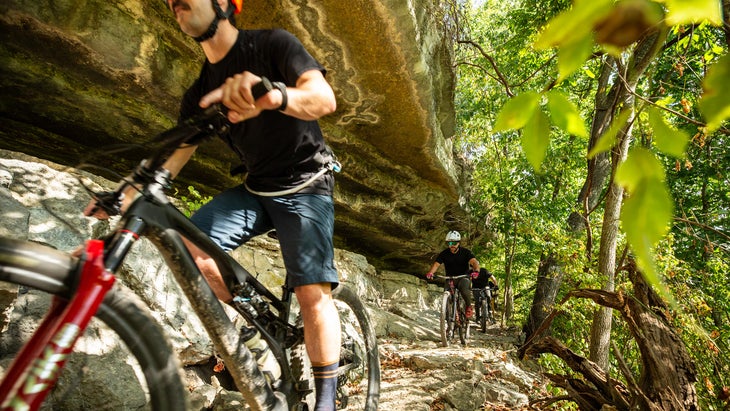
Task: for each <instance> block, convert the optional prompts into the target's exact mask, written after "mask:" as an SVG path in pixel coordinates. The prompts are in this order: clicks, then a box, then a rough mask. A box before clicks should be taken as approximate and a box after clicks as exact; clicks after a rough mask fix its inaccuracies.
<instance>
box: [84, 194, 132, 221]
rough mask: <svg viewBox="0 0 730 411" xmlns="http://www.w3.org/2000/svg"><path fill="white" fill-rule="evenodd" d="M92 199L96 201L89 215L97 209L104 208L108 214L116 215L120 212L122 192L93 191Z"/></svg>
mask: <svg viewBox="0 0 730 411" xmlns="http://www.w3.org/2000/svg"><path fill="white" fill-rule="evenodd" d="M94 199H95V200H96V203H95V205H94V208H92V209H91V211H90V212H89V215H94V214H96V212H97V211H99V209H102V210H104V212H105V213H106V214H107V215H108V216H110V217H111V216H116V215H120V214H121V213H122V200H123V199H124V193H117V192H116V191H99V192H95V193H94Z"/></svg>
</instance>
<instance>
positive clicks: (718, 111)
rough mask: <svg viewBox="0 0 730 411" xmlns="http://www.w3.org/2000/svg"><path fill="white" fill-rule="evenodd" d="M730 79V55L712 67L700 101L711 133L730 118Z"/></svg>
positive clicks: (704, 82)
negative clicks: (729, 81) (728, 84)
mask: <svg viewBox="0 0 730 411" xmlns="http://www.w3.org/2000/svg"><path fill="white" fill-rule="evenodd" d="M728 78H730V54H727V55H725V56H723V57H721V58H720V59H719V60H718V61H717V62H716V63H715V64H713V65H712V66H710V69H709V70H708V71H707V77H705V80H704V81H703V83H702V89H703V93H702V97H701V98H700V101H699V107H700V112H702V115H703V116H704V117H705V120H706V121H707V128H708V131H709V132H712V131H714V130H717V128H718V127H720V124H722V122H723V121H725V120H727V119H728V118H730V92H728V89H727V79H728Z"/></svg>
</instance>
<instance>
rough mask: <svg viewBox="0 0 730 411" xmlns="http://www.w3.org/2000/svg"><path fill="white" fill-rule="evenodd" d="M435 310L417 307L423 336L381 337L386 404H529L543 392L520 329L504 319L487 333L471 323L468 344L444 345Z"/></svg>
mask: <svg viewBox="0 0 730 411" xmlns="http://www.w3.org/2000/svg"><path fill="white" fill-rule="evenodd" d="M437 314H438V313H437V312H436V311H435V310H430V311H425V312H424V311H422V312H419V313H418V317H419V318H418V323H419V326H421V327H422V328H423V329H428V330H433V332H432V333H429V334H427V336H426V338H423V339H420V340H418V341H406V340H403V339H394V340H389V339H380V341H379V347H380V354H381V368H382V370H381V371H382V376H381V388H380V407H379V409H381V410H393V411H396V410H403V411H411V410H413V411H433V410H527V409H529V407H528V402H529V399H531V398H534V397H536V396H538V395H539V394H540V393H541V392H542V393H544V382H543V379H542V378H541V377H540V374H539V372H537V371H536V370H534V369H532V370H528V369H525V368H526V367H532V368H534V366H529V365H527V364H525V363H524V362H520V361H518V360H517V359H516V358H515V356H514V353H515V351H516V349H517V345H518V339H519V330H517V329H504V328H502V327H500V325H499V324H493V325H491V326H489V328H488V329H487V332H486V333H482V332H481V331H480V330H479V329H478V328H477V325H476V324H474V323H472V324H471V328H470V332H471V335H470V340H469V341H468V342H467V346H466V347H462V346H461V345H460V344H455V345H451V346H449V347H442V346H441V341H440V337H439V334H438V329H439V320H438V317H437Z"/></svg>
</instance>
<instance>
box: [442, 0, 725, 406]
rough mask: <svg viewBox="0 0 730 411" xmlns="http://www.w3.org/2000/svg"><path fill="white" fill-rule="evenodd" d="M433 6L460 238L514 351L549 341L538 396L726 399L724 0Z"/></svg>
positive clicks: (543, 346)
mask: <svg viewBox="0 0 730 411" xmlns="http://www.w3.org/2000/svg"><path fill="white" fill-rule="evenodd" d="M440 10H441V12H442V13H443V16H441V20H442V22H443V30H445V32H446V33H447V34H448V36H449V38H450V39H451V41H452V44H453V50H454V61H455V68H456V73H457V76H458V83H457V84H458V86H457V94H456V95H457V116H458V132H457V137H456V138H457V140H456V141H457V144H456V145H455V146H456V150H457V151H458V155H459V156H460V157H461V158H462V160H463V162H464V164H466V167H467V168H468V169H469V172H470V173H471V179H470V181H469V182H468V187H469V188H468V198H467V201H466V207H467V208H468V209H469V211H470V214H471V220H470V221H469V222H467V223H468V225H469V226H470V227H471V229H470V233H469V234H468V235H470V236H472V238H473V239H474V240H476V239H477V237H478V238H479V241H473V243H472V244H470V248H472V250H473V251H475V253H476V254H477V256H478V257H479V260H480V262H481V263H482V266H485V267H487V268H489V269H490V270H491V271H493V272H494V273H495V274H496V275H497V277H498V278H499V279H500V282H501V283H502V284H504V287H503V289H502V290H500V296H501V298H503V302H504V310H503V316H502V322H503V324H519V325H522V326H523V330H524V331H525V333H526V341H527V343H528V344H526V346H523V347H522V349H521V350H520V354H522V355H534V356H537V355H538V354H539V353H540V352H550V353H552V354H555V355H541V356H539V358H540V359H539V361H540V362H541V363H542V364H543V365H544V367H545V368H546V370H547V371H548V373H549V375H551V379H552V380H553V384H554V385H553V386H554V387H555V394H556V398H554V399H553V400H549V401H546V403H545V404H543V405H544V406H547V405H549V404H550V403H553V401H554V404H555V405H558V404H562V405H561V406H565V407H568V408H570V407H571V405H566V404H573V406H574V405H575V404H577V405H578V406H580V407H581V408H583V409H591V407H594V406H596V405H600V404H601V403H600V402H597V403H591V401H594V400H596V398H597V397H601V396H603V397H609V398H612V399H611V400H610V401H606V402H604V403H612V404H614V405H616V404H619V405H620V404H624V403H625V404H626V405H629V406H631V405H634V406H637V404H638V406H639V408H641V409H692V408H695V409H696V407H699V408H700V409H703V410H721V409H728V408H727V407H728V406H729V404H730V403H729V402H728V401H729V400H728V397H729V396H730V381H728V378H730V377H728V376H730V356H729V355H728V349H730V314H729V313H730V287H728V280H729V279H730V278H729V277H730V274H729V273H730V232H729V231H728V227H730V225H729V224H728V212H729V211H730V181H728V170H729V169H730V167H728V166H729V165H730V144H729V143H730V141H728V134H730V129H729V128H728V121H727V120H728V118H729V117H730V90H728V87H727V83H728V80H730V56H728V47H729V45H730V1H728V0H722V1H719V0H694V1H687V0H666V1H651V0H623V1H619V2H614V1H612V0H590V1H587V0H582V1H576V2H575V4H572V3H571V2H569V1H566V0H557V1H542V0H524V1H523V0H507V1H505V0H500V1H491V0H487V1H479V2H472V3H468V2H467V3H465V2H463V1H459V0H449V1H448V2H446V3H441V8H440ZM466 174H469V173H466ZM447 223H448V222H447ZM462 223H463V222H462ZM467 243H469V240H468V239H467ZM536 274H537V275H536ZM637 274H640V275H637ZM647 284H648V286H647ZM632 302H634V303H637V305H635V306H632V307H633V308H632V309H629V308H628V307H629V306H631V303H632ZM632 310H633V311H632ZM641 310H643V312H642V313H637V311H641ZM642 316H643V317H642ZM639 317H642V318H644V321H643V322H642V320H637V318H639ZM647 319H649V322H646V320H647ZM657 330H658V331H657ZM658 334H661V335H658ZM543 337H545V338H543ZM538 340H540V341H542V342H541V343H538ZM666 351H671V353H669V354H667V353H666ZM575 355H579V356H580V358H583V357H585V358H587V359H589V360H590V362H589V363H588V364H590V366H586V363H585V362H581V361H580V360H576V357H575ZM657 368H662V369H657ZM667 372H668V373H670V374H673V375H672V376H671V379H672V380H671V381H668V380H667V379H666V377H664V376H662V373H667ZM579 375H580V376H581V377H582V379H578V378H576V377H578V376H579ZM580 381H589V382H590V383H591V384H585V386H584V385H581V384H580ZM559 387H560V388H559ZM566 392H567V396H566V395H565V393H566ZM568 397H569V398H570V401H572V402H568V403H566V402H564V400H566V399H567V398H568ZM672 397H673V398H672ZM656 407H658V408H656ZM599 408H600V407H599ZM619 408H621V407H619ZM594 409H597V408H594Z"/></svg>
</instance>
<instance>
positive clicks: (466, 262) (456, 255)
mask: <svg viewBox="0 0 730 411" xmlns="http://www.w3.org/2000/svg"><path fill="white" fill-rule="evenodd" d="M446 245H447V248H446V249H445V250H443V251H442V252H440V253H439V255H438V256H436V261H434V263H433V265H432V266H431V269H430V270H428V272H427V273H426V278H427V279H429V280H430V279H432V278H433V273H435V272H436V270H438V268H439V266H440V265H441V264H443V265H444V270H445V271H446V276H447V277H456V276H459V275H464V274H470V273H471V277H472V278H475V277H476V276H477V275H478V274H479V261H477V259H476V257H474V253H472V252H471V250H469V249H468V248H464V247H461V234H459V232H458V231H449V233H448V234H446ZM445 287H446V288H448V282H447V284H446V286H445ZM456 287H457V288H458V289H459V292H460V293H461V297H462V298H463V299H464V302H465V303H466V316H467V317H468V318H474V307H473V306H472V295H471V284H470V281H469V279H468V278H461V279H459V280H458V281H457V283H456ZM446 288H445V289H446Z"/></svg>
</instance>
